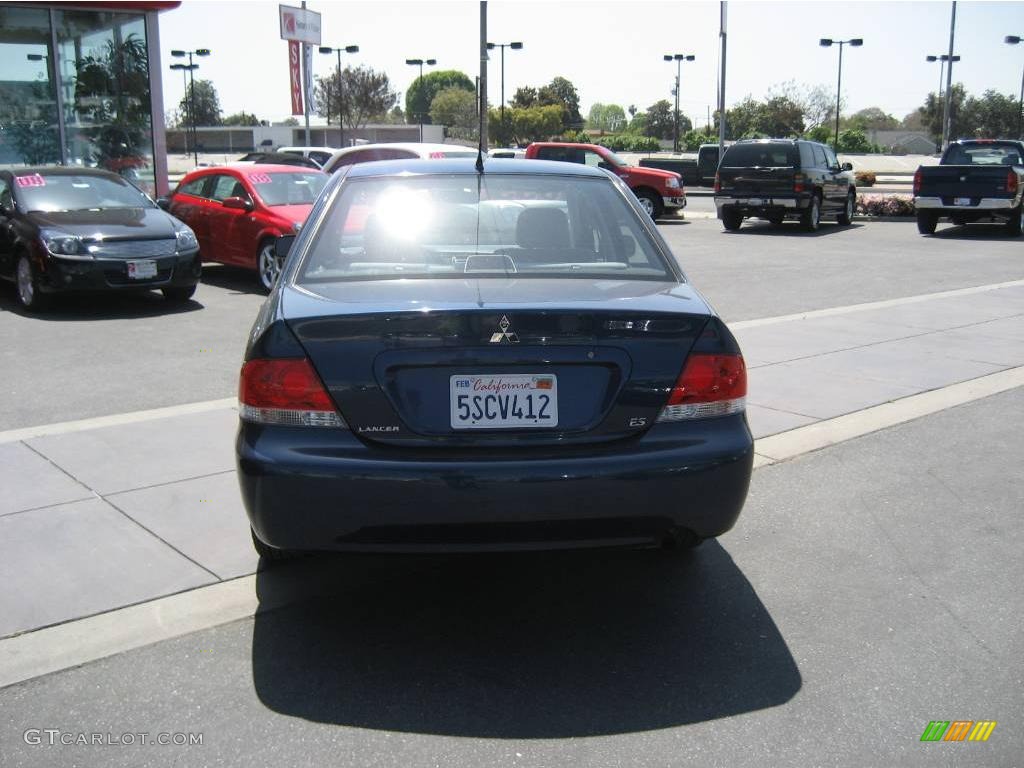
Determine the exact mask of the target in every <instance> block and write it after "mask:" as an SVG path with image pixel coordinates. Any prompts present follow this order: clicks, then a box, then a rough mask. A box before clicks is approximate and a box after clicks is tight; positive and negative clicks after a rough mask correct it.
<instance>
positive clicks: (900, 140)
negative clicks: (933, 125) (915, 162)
mask: <svg viewBox="0 0 1024 768" xmlns="http://www.w3.org/2000/svg"><path fill="white" fill-rule="evenodd" d="M867 137H868V141H870V142H871V143H873V144H878V145H879V146H880V147H882V149H884V150H885V151H886V152H888V153H891V154H894V155H934V154H935V153H936V152H938V151H939V147H938V145H937V144H936V143H935V142H934V141H932V140H931V139H930V138H929V137H928V134H927V133H925V132H924V131H878V130H874V129H870V130H868V131H867Z"/></svg>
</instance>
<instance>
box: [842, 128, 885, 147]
mask: <svg viewBox="0 0 1024 768" xmlns="http://www.w3.org/2000/svg"><path fill="white" fill-rule="evenodd" d="M875 149H877V147H875V145H874V144H872V143H871V142H870V141H868V138H867V136H865V135H864V131H862V130H859V129H856V128H847V129H846V130H845V131H840V132H839V145H838V146H837V147H836V151H837V152H872V151H874V150H875Z"/></svg>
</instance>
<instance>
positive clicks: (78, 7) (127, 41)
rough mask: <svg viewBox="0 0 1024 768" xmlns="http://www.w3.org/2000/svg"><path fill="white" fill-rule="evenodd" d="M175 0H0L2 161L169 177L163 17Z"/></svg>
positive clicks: (138, 177) (152, 187)
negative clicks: (14, 0)
mask: <svg viewBox="0 0 1024 768" xmlns="http://www.w3.org/2000/svg"><path fill="white" fill-rule="evenodd" d="M178 5H180V3H179V2H121V3H118V2H66V3H35V2H32V3H18V4H13V3H4V2H3V0H0V165H37V164H54V163H63V164H66V165H83V166H92V167H101V168H107V169H109V170H112V171H115V172H117V173H120V174H122V175H124V176H126V177H128V178H131V179H132V180H133V181H135V182H136V183H137V184H139V186H141V187H143V188H144V189H147V190H148V191H150V192H151V193H154V194H162V193H164V192H165V191H166V189H163V188H162V187H164V185H165V184H166V179H167V167H166V164H167V159H166V139H165V131H164V117H163V93H162V89H161V82H160V76H161V65H160V35H159V30H158V24H157V17H158V14H159V13H160V11H164V10H169V9H172V8H176V7H178Z"/></svg>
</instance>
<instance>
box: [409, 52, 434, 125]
mask: <svg viewBox="0 0 1024 768" xmlns="http://www.w3.org/2000/svg"><path fill="white" fill-rule="evenodd" d="M405 63H406V64H411V65H412V66H414V67H419V68H420V76H419V78H418V79H419V80H422V79H423V65H424V64H426V65H427V66H430V67H432V66H434V65H435V64H437V59H406V60H405ZM419 118H420V121H419V122H420V144H422V143H423V112H422V111H421V112H420V113H419Z"/></svg>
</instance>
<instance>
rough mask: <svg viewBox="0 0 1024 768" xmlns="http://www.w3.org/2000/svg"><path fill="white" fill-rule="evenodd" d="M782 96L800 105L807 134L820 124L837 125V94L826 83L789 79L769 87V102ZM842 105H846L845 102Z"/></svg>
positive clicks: (804, 129)
mask: <svg viewBox="0 0 1024 768" xmlns="http://www.w3.org/2000/svg"><path fill="white" fill-rule="evenodd" d="M780 97H781V98H785V99H788V100H789V101H790V102H792V103H793V104H795V105H797V107H799V109H800V115H801V117H802V118H803V129H802V130H803V132H804V134H805V135H808V134H810V132H811V131H814V130H815V129H816V128H818V127H819V126H829V125H835V118H836V94H835V91H831V90H829V89H828V88H826V87H825V86H824V85H803V84H800V83H797V82H796V81H795V80H787V81H786V82H784V83H778V84H776V85H773V86H772V87H771V88H769V89H768V101H769V102H770V101H772V100H773V99H776V98H780ZM841 106H845V102H844V103H843V104H841Z"/></svg>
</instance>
